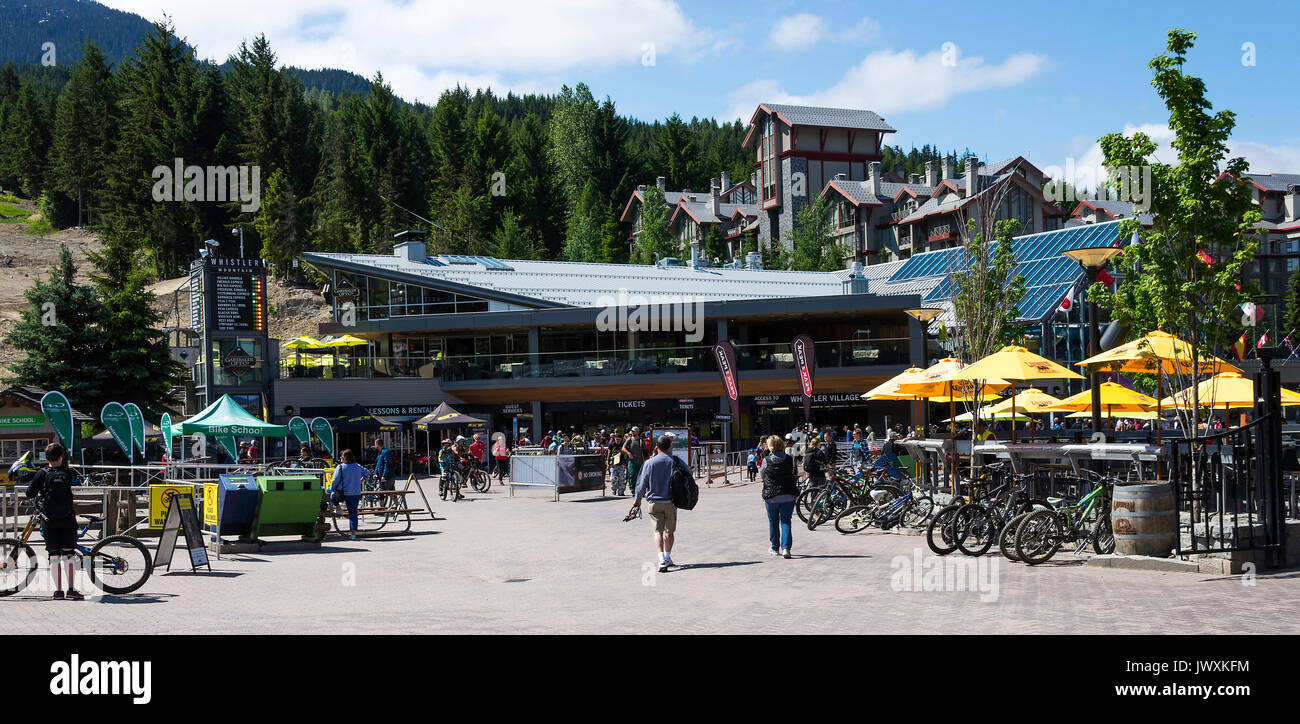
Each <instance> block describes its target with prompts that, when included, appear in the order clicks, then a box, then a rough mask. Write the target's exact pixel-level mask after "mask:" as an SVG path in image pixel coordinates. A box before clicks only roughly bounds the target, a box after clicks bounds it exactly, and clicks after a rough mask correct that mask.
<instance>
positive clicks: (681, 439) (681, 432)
mask: <svg viewBox="0 0 1300 724" xmlns="http://www.w3.org/2000/svg"><path fill="white" fill-rule="evenodd" d="M663 434H671V435H672V436H673V454H674V455H676V456H677V457H678V458H681V461H682V462H684V463H686V467H688V468H689V467H691V432H690V430H687V429H686V428H684V427H654V428H651V433H650V442H651V444H654V442H655V441H656V440H658V439H659V436H660V435H663Z"/></svg>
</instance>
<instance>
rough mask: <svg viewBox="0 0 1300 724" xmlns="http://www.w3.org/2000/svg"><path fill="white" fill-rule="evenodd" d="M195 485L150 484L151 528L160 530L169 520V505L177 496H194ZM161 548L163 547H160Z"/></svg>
mask: <svg viewBox="0 0 1300 724" xmlns="http://www.w3.org/2000/svg"><path fill="white" fill-rule="evenodd" d="M193 495H194V486H193V485H184V484H178V483H159V484H154V485H150V486H149V528H150V530H158V529H160V528H162V527H163V523H165V522H166V520H167V505H168V504H169V503H170V502H171V501H172V499H173V498H176V497H178V496H179V497H182V498H187V497H193ZM159 550H161V549H159Z"/></svg>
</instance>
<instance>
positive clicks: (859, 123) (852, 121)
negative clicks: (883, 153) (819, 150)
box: [743, 103, 895, 146]
mask: <svg viewBox="0 0 1300 724" xmlns="http://www.w3.org/2000/svg"><path fill="white" fill-rule="evenodd" d="M764 112H766V113H771V114H773V115H775V116H776V117H777V118H780V119H781V120H782V121H783V122H784V123H785V124H786V125H788V126H823V127H826V128H853V129H858V130H864V131H881V132H883V133H894V131H895V129H894V128H893V126H890V125H889V124H888V123H885V119H883V118H881V117H880V116H879V115H877V114H876V113H875V112H874V111H867V110H860V109H856V108H823V107H821V106H797V105H789V104H786V103H760V104H758V108H756V109H754V114H753V115H752V116H750V119H749V130H748V131H747V132H746V133H745V141H744V144H743V145H745V146H749V145H750V144H751V141H752V140H753V139H754V135H755V134H754V129H755V128H757V127H758V126H757V125H756V124H755V122H756V121H757V120H758V116H759V114H760V113H764Z"/></svg>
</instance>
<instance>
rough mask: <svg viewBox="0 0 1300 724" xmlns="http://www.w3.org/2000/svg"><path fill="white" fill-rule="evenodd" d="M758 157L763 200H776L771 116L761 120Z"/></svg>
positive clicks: (774, 148)
mask: <svg viewBox="0 0 1300 724" xmlns="http://www.w3.org/2000/svg"><path fill="white" fill-rule="evenodd" d="M759 143H760V144H761V145H760V147H759V148H760V150H759V157H760V159H761V160H762V165H763V200H764V201H767V200H768V199H774V198H776V123H775V121H773V120H772V116H770V115H769V116H768V117H767V118H765V119H763V135H762V137H761V139H760V141H759Z"/></svg>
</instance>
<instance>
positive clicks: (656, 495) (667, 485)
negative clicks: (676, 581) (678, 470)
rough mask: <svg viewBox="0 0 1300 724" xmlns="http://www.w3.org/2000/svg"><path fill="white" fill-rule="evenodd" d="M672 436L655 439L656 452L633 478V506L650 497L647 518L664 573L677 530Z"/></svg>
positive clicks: (675, 461) (668, 563) (670, 556)
mask: <svg viewBox="0 0 1300 724" xmlns="http://www.w3.org/2000/svg"><path fill="white" fill-rule="evenodd" d="M672 450H673V436H672V435H669V434H667V433H665V434H663V435H660V436H659V439H658V440H656V441H655V452H656V454H655V456H654V457H652V458H650V459H649V460H648V461H646V463H645V465H643V466H641V473H640V475H638V476H637V479H636V500H635V501H633V503H632V507H634V508H640V507H641V499H642V498H645V499H646V500H648V501H650V510H649V512H650V518H651V519H652V520H654V522H655V550H656V551H658V552H659V572H660V573H664V572H666V571H667V570H668V567H669V566H675V565H677V564H676V563H673V555H672V554H673V537H674V535H675V534H676V532H677V506H676V505H673V487H672V477H673V469H674V468H675V467H676V466H677V465H679V464H680V463H679V462H678V460H677V458H676V457H675V456H674V455H673V453H672Z"/></svg>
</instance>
